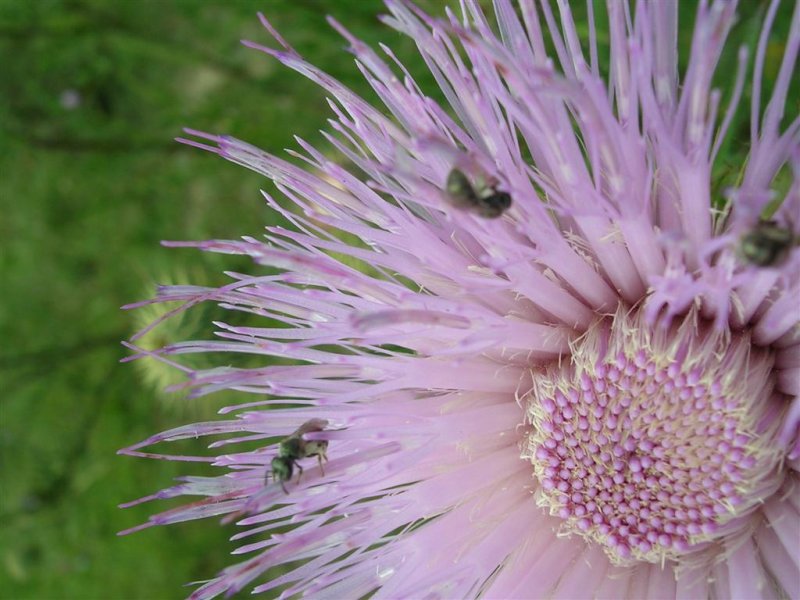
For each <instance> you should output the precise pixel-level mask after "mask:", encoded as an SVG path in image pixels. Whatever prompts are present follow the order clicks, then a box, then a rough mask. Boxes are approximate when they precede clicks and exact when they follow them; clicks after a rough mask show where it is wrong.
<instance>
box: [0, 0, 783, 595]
mask: <svg viewBox="0 0 800 600" xmlns="http://www.w3.org/2000/svg"><path fill="white" fill-rule="evenodd" d="M422 4H423V6H426V7H428V8H433V9H434V10H437V11H438V10H439V9H438V8H437V7H439V6H440V4H439V2H438V1H436V0H429V1H428V2H423V3H422ZM784 8H785V7H784ZM257 10H263V11H264V12H266V13H268V14H269V15H270V17H271V19H272V20H273V21H274V23H275V25H276V26H277V27H278V28H279V30H280V31H281V32H282V33H283V34H284V36H285V37H286V38H287V39H289V40H290V41H291V42H292V43H293V44H294V45H295V46H296V47H297V48H298V49H299V50H300V51H301V52H302V53H303V54H304V55H306V56H307V57H309V58H311V59H312V61H313V62H315V63H316V64H318V65H319V66H320V67H321V68H323V69H324V70H326V71H328V72H329V73H331V74H333V75H334V76H336V77H338V78H339V79H341V80H342V81H344V82H345V83H346V84H348V85H350V86H352V87H354V88H355V89H357V90H358V91H360V92H362V93H364V94H365V95H366V96H367V97H368V98H372V97H373V96H372V94H371V93H370V92H369V91H368V90H367V89H366V86H365V85H364V83H363V82H362V81H361V78H360V75H359V73H358V71H357V70H356V68H355V67H354V65H353V62H352V60H351V58H350V57H349V56H348V55H347V54H346V53H344V52H343V51H342V48H343V47H344V45H345V44H344V42H343V41H342V40H341V38H339V36H338V35H337V34H336V33H335V32H333V31H332V30H331V29H330V28H329V27H328V26H327V25H326V24H325V22H324V20H323V15H324V14H325V13H332V14H334V15H335V16H337V17H338V18H339V20H341V21H342V22H344V23H345V24H346V25H347V26H348V27H349V28H351V30H353V31H354V32H355V33H356V34H357V35H359V36H360V37H362V38H363V39H365V40H366V41H367V42H369V43H371V44H375V43H377V42H378V41H383V42H386V43H388V44H389V45H390V46H392V47H393V48H394V49H395V51H396V52H397V54H398V55H399V56H400V57H401V58H406V57H411V56H413V52H412V42H411V41H409V40H406V39H403V38H401V37H399V36H398V35H397V34H394V33H392V32H391V31H389V30H388V29H386V28H384V27H382V26H378V25H377V22H376V20H375V15H376V14H377V13H379V12H381V11H382V9H381V7H380V4H379V3H378V2H373V1H372V0H363V1H362V0H348V1H347V2H342V1H338V0H337V1H332V0H330V1H326V2H323V1H319V2H314V1H312V0H292V1H288V0H287V1H277V0H273V1H269V0H265V1H262V2H254V1H244V0H239V1H234V2H231V1H227V2H222V1H221V0H220V1H214V2H201V1H200V0H192V1H188V0H180V1H178V0H172V1H170V2H167V1H165V0H162V1H158V0H140V1H136V2H134V1H133V0H127V1H123V2H110V1H101V0H37V1H35V2H26V1H23V0H0V69H1V70H2V73H1V74H0V75H2V76H0V215H2V217H0V239H2V246H0V273H1V274H2V279H0V282H2V283H0V286H1V287H0V293H1V294H2V303H1V304H0V339H2V340H3V342H4V343H3V344H2V348H1V349H0V390H2V396H0V411H1V412H0V461H1V462H0V468H1V469H2V470H1V471H0V474H1V476H2V490H1V493H2V497H1V500H2V503H1V505H0V597H3V598H20V599H22V598H33V599H38V598H76V599H92V598H98V599H99V598H175V597H181V596H182V595H183V594H184V593H185V591H186V590H185V589H184V588H181V586H182V585H183V584H185V583H187V582H190V581H193V580H200V579H204V578H207V577H210V576H212V575H213V574H214V573H215V572H216V571H218V570H219V569H221V568H222V567H223V566H224V565H226V564H229V563H230V562H231V560H232V559H231V558H230V557H229V556H228V553H229V552H230V550H231V549H232V548H233V546H232V545H231V544H230V543H229V542H228V541H227V537H228V536H229V535H230V533H231V531H232V530H231V529H226V528H222V527H218V526H217V525H216V524H215V523H214V522H213V521H208V522H205V523H189V524H181V525H177V526H172V527H169V528H155V529H151V530H147V531H145V532H142V533H138V534H135V535H133V536H130V537H125V538H119V537H117V536H116V532H117V531H119V530H121V529H124V528H127V527H130V526H133V525H135V524H137V523H140V522H142V521H144V520H145V519H146V518H147V516H148V515H149V514H151V513H152V512H153V511H154V510H155V509H157V508H158V509H160V508H166V507H167V506H171V505H169V504H168V503H164V504H163V505H144V506H139V507H135V508H132V509H128V510H126V511H122V510H120V509H118V508H117V504H119V503H121V502H124V501H128V500H131V499H134V498H136V497H139V496H141V495H144V494H147V493H150V492H152V491H155V490H157V489H160V488H163V487H166V486H167V485H169V484H170V482H171V480H172V478H174V477H176V476H178V475H181V474H188V473H199V472H202V469H201V468H199V467H197V466H195V465H188V466H187V465H182V464H174V463H167V462H156V461H145V460H137V459H132V458H126V457H119V456H117V455H116V454H115V453H116V451H117V449H118V448H120V447H123V446H126V445H129V444H132V443H134V442H136V441H139V440H140V439H143V438H145V437H147V436H149V435H151V434H153V433H155V432H157V431H160V430H163V429H168V428H170V427H174V426H177V425H180V424H182V423H184V422H186V421H187V419H192V420H194V419H198V418H207V417H209V416H210V415H213V414H214V412H215V410H216V409H217V408H218V407H219V406H222V405H224V402H225V399H224V398H216V399H215V398H210V399H202V400H200V401H197V402H193V403H191V404H189V403H188V401H185V400H181V399H180V398H178V399H174V398H173V399H170V398H168V397H167V396H166V395H165V394H164V393H163V392H162V390H161V389H160V388H161V387H162V385H163V383H164V382H165V381H166V380H165V378H164V376H163V375H162V373H161V372H159V371H157V370H156V367H154V366H149V367H147V366H145V367H143V366H137V365H128V364H124V365H121V364H119V360H120V359H121V358H123V357H124V356H125V355H126V352H125V351H124V350H123V349H122V348H121V347H120V345H119V341H120V340H122V339H125V338H128V337H130V335H131V334H132V333H133V332H134V331H135V330H136V329H137V328H138V327H139V326H140V325H141V323H140V321H141V318H137V317H136V316H135V315H134V314H131V313H126V312H123V311H121V310H119V307H120V306H121V305H123V304H126V303H129V302H132V301H135V300H138V299H142V298H146V297H149V296H151V295H152V290H153V287H154V285H155V284H156V283H169V282H188V281H191V282H193V283H201V284H218V283H220V282H222V281H223V280H224V279H223V276H222V275H221V272H222V270H223V269H245V268H247V267H246V265H247V263H246V262H244V261H241V260H237V259H232V258H231V257H219V256H213V255H200V254H198V253H197V252H195V251H191V250H167V249H164V248H162V247H160V246H159V241H160V240H162V239H206V238H211V237H223V238H231V237H237V236H240V235H247V234H250V235H259V233H260V231H261V230H262V228H263V226H264V225H265V224H268V223H269V222H270V220H271V219H273V218H274V217H273V216H272V215H271V214H269V213H268V211H267V210H266V209H265V207H264V204H263V201H262V199H261V198H260V195H259V193H258V189H259V187H266V188H267V189H269V184H268V183H267V182H265V181H264V179H263V178H260V177H258V176H257V175H255V174H253V173H250V172H248V171H245V170H243V169H241V168H237V167H235V166H232V165H230V164H228V163H226V162H225V161H222V160H220V159H218V158H216V157H214V156H211V155H208V154H206V153H203V152H200V151H198V150H195V149H192V148H187V147H185V146H181V145H179V144H176V143H174V142H173V141H172V140H171V138H172V137H174V136H175V135H179V134H180V130H181V128H182V127H184V126H191V127H195V128H198V129H204V130H207V131H212V132H222V133H230V134H232V135H236V136H237V137H240V138H243V139H246V140H247V141H250V142H252V143H254V144H257V145H260V146H261V147H263V148H265V149H268V150H270V151H273V152H276V153H280V151H281V149H282V148H284V147H287V146H293V145H294V142H293V140H292V135H293V134H298V135H300V136H302V137H305V138H307V139H310V140H312V141H317V140H319V139H320V136H319V135H318V133H317V130H318V129H319V128H320V127H323V126H325V119H326V118H327V117H328V116H329V111H328V108H327V105H326V103H325V100H324V96H323V94H322V93H321V92H319V91H318V90H317V89H316V88H315V87H314V86H313V85H312V84H310V83H309V82H307V81H306V80H304V79H303V78H302V77H300V76H299V75H296V74H294V73H292V72H290V71H288V70H286V69H284V68H282V67H281V66H280V65H278V64H277V62H276V61H274V60H272V59H270V58H269V57H267V56H265V55H263V54H260V53H258V52H255V51H253V50H248V49H246V48H244V47H242V46H240V45H239V43H238V40H239V39H241V38H249V39H253V40H255V41H260V42H263V43H265V44H269V43H271V42H270V40H269V36H268V35H267V34H266V32H264V31H263V30H262V29H261V27H260V25H259V23H258V21H257V19H256V18H255V13H256V11H257ZM758 10H760V9H759V7H755V8H753V9H752V10H751V9H749V8H748V11H749V12H750V13H754V14H755V13H756V12H757V11H758ZM745 21H746V19H745ZM787 23H788V19H783V20H782V21H781V20H779V25H780V26H781V27H783V28H784V30H785V29H786V28H787V27H788V24H787ZM746 34H747V30H746V29H745V28H743V29H742V34H741V35H742V36H745V35H746ZM411 62H412V64H413V65H414V66H412V71H413V72H415V73H421V72H422V70H421V67H420V63H419V61H418V60H417V61H413V60H412V61H411ZM768 76H774V69H773V70H772V71H770V72H769V73H768ZM422 80H423V81H422V83H423V84H426V85H428V86H430V85H431V79H430V78H429V77H428V78H425V77H423V78H422ZM69 96H73V97H77V98H79V101H78V104H77V106H75V107H72V108H70V107H69V106H65V100H69ZM797 97H798V95H797V94H796V93H795V94H793V104H790V110H791V108H792V107H794V110H795V112H796V108H797ZM67 104H68V103H67ZM742 115H743V117H744V113H742ZM744 122H745V123H746V119H745V121H744ZM743 151H744V149H742V148H739V147H736V146H735V145H734V149H733V150H731V151H730V153H731V154H730V156H732V157H733V158H736V157H737V155H741V153H742V152H743ZM733 158H732V159H731V160H733ZM733 162H735V161H733ZM209 321H210V316H208V318H206V315H203V318H202V319H194V320H192V319H189V320H188V321H186V322H183V323H178V324H176V325H175V326H174V327H175V328H176V329H173V330H170V329H167V331H166V334H165V335H172V336H173V337H182V338H186V337H187V336H189V335H203V334H205V333H206V332H207V331H208V322H209ZM143 364H144V363H143ZM143 369H144V371H143ZM197 451H198V452H202V449H201V447H200V444H197Z"/></svg>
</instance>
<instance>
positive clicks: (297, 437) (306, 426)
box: [267, 419, 328, 494]
mask: <svg viewBox="0 0 800 600" xmlns="http://www.w3.org/2000/svg"><path fill="white" fill-rule="evenodd" d="M327 424H328V421H326V420H325V419H310V420H308V421H306V422H305V423H303V424H302V425H300V427H298V428H297V430H296V431H295V432H294V433H292V435H290V436H288V437H285V438H283V439H282V440H281V441H280V442H279V443H278V456H276V457H275V458H273V459H272V471H271V474H272V479H273V480H274V481H278V482H280V484H281V487H282V488H283V491H284V492H285V493H287V494H288V493H289V492H288V490H287V489H286V485H285V484H284V483H283V482H284V481H289V480H290V479H291V478H292V473H294V468H295V467H297V468H298V469H299V470H300V472H299V473H298V474H297V481H298V482H299V481H300V476H301V475H302V474H303V467H301V466H300V464H299V463H298V462H297V461H298V460H300V459H301V458H309V457H311V456H316V457H317V461H319V470H320V471H321V472H322V474H323V475H324V474H325V471H324V469H323V468H322V461H323V460H328V457H327V455H326V452H327V450H328V440H306V439H304V438H303V436H304V435H305V434H306V433H312V432H315V431H324V430H325V426H326V425H327ZM267 477H269V474H268V475H267Z"/></svg>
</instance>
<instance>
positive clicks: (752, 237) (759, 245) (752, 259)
mask: <svg viewBox="0 0 800 600" xmlns="http://www.w3.org/2000/svg"><path fill="white" fill-rule="evenodd" d="M798 244H800V236H798V235H795V233H794V231H792V230H791V229H789V228H788V227H781V226H780V225H779V224H778V223H777V221H773V220H764V219H762V220H760V221H759V222H758V223H757V224H756V225H755V227H753V228H752V229H751V230H750V231H748V232H747V233H745V234H744V235H743V236H742V238H741V240H740V242H739V248H738V251H739V256H740V257H741V258H742V260H743V261H744V262H746V263H749V264H751V265H755V266H757V267H779V266H780V265H781V264H783V263H784V262H785V261H786V259H787V258H789V254H790V253H791V251H792V248H794V247H795V246H797V245H798Z"/></svg>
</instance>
